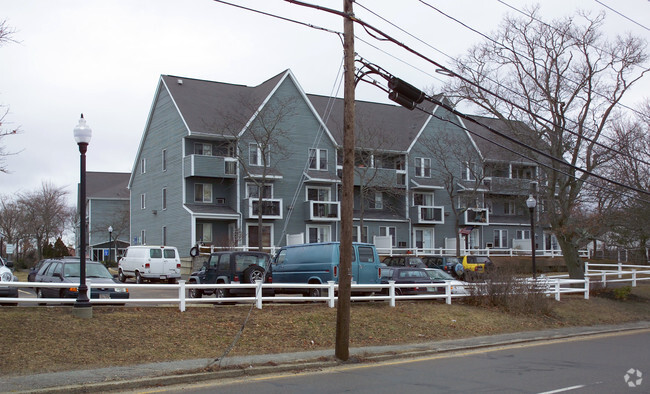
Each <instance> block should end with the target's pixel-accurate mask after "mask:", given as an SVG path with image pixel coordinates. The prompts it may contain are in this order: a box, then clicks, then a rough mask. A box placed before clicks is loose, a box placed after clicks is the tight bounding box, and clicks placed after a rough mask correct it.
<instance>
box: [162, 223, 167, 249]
mask: <svg viewBox="0 0 650 394" xmlns="http://www.w3.org/2000/svg"><path fill="white" fill-rule="evenodd" d="M160 238H161V240H162V243H161V245H167V226H162V231H161V234H160Z"/></svg>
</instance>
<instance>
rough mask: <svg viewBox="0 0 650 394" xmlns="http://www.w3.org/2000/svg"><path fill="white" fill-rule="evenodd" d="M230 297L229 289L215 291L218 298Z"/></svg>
mask: <svg viewBox="0 0 650 394" xmlns="http://www.w3.org/2000/svg"><path fill="white" fill-rule="evenodd" d="M229 295H230V293H229V292H228V289H214V296H215V297H217V298H228V296H229Z"/></svg>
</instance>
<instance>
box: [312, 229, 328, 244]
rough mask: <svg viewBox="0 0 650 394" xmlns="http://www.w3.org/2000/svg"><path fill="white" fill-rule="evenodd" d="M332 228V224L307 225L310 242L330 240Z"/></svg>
mask: <svg viewBox="0 0 650 394" xmlns="http://www.w3.org/2000/svg"><path fill="white" fill-rule="evenodd" d="M331 233H332V229H331V228H330V226H307V234H308V237H309V239H308V240H307V242H308V243H310V244H311V243H316V242H330V241H331V240H332V239H331Z"/></svg>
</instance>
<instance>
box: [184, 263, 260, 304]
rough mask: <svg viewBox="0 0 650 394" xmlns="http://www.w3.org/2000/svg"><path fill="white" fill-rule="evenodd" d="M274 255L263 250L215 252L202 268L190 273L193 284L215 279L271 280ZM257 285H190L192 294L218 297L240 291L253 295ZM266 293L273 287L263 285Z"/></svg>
mask: <svg viewBox="0 0 650 394" xmlns="http://www.w3.org/2000/svg"><path fill="white" fill-rule="evenodd" d="M270 263H271V255H269V254H268V253H262V252H215V253H212V254H211V255H210V259H209V260H208V261H206V262H205V263H204V264H203V267H201V269H200V270H199V271H195V272H192V273H191V274H190V277H189V280H188V282H189V283H190V284H192V283H196V284H202V283H210V284H212V283H215V284H217V283H218V284H228V283H255V282H256V281H258V280H263V281H264V283H271V282H272V277H271V270H270V269H269V267H270V265H271V264H270ZM254 293H255V289H251V288H244V289H238V288H233V289H219V288H217V289H190V291H189V295H190V297H191V298H201V297H203V295H212V294H216V297H217V298H225V297H229V296H237V295H242V296H246V295H251V294H254ZM262 295H264V296H272V295H273V289H263V290H262Z"/></svg>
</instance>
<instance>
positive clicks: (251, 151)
mask: <svg viewBox="0 0 650 394" xmlns="http://www.w3.org/2000/svg"><path fill="white" fill-rule="evenodd" d="M262 153H263V152H262V149H261V148H260V146H259V144H256V143H254V142H250V143H249V144H248V164H249V165H251V166H257V167H262V166H263V165H264V160H262ZM253 159H255V160H253ZM270 165H271V154H270V152H266V166H267V167H268V166H270Z"/></svg>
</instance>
